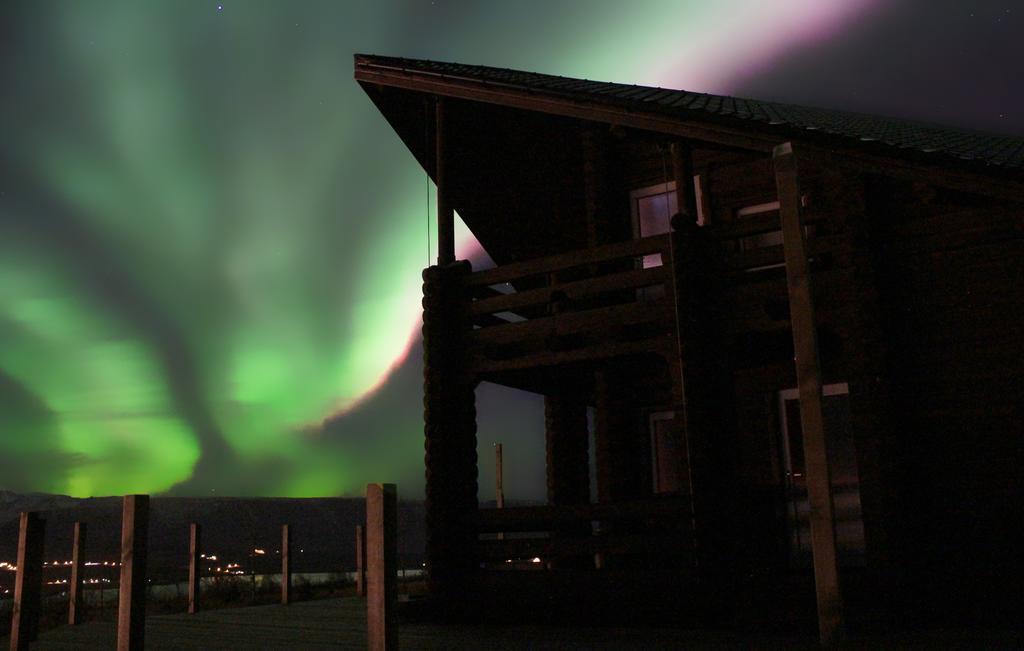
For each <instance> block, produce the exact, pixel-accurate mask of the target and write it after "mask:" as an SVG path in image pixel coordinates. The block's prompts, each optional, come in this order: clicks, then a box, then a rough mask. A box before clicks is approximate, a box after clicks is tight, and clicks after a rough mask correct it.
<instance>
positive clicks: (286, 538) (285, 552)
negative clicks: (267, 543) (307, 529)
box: [281, 524, 292, 606]
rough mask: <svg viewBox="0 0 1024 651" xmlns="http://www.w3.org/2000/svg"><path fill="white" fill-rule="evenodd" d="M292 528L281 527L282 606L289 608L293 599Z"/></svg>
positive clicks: (287, 526)
mask: <svg viewBox="0 0 1024 651" xmlns="http://www.w3.org/2000/svg"><path fill="white" fill-rule="evenodd" d="M291 554H292V528H291V527H290V526H289V525H287V524H282V525H281V605H282V606H287V605H288V604H289V603H291V599H292V559H291Z"/></svg>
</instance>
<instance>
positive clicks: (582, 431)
mask: <svg viewBox="0 0 1024 651" xmlns="http://www.w3.org/2000/svg"><path fill="white" fill-rule="evenodd" d="M544 438H545V444H546V445H545V447H546V452H547V480H548V482H547V483H548V504H552V505H561V504H586V503H588V502H589V501H590V475H589V473H590V467H589V460H588V456H587V444H588V438H589V432H588V431H587V408H586V405H584V404H583V403H582V402H581V401H579V400H574V399H573V396H571V395H549V396H545V397H544Z"/></svg>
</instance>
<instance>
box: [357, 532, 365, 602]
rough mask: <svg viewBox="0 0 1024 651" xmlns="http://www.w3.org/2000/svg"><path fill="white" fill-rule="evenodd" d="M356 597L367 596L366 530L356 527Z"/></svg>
mask: <svg viewBox="0 0 1024 651" xmlns="http://www.w3.org/2000/svg"><path fill="white" fill-rule="evenodd" d="M356 595H357V596H360V597H365V596H366V529H365V528H364V527H363V525H361V524H357V525H356Z"/></svg>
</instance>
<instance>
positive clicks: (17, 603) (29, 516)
mask: <svg viewBox="0 0 1024 651" xmlns="http://www.w3.org/2000/svg"><path fill="white" fill-rule="evenodd" d="M45 535H46V521H45V520H43V519H42V518H40V517H39V514H38V513H35V512H22V514H21V517H20V519H19V522H18V560H17V563H18V570H17V574H16V575H15V578H14V611H13V612H12V613H11V651H20V650H21V649H27V648H28V646H29V643H30V642H33V641H34V640H35V639H36V635H38V633H39V606H40V598H41V594H42V590H43V538H45Z"/></svg>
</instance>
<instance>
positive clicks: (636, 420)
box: [355, 55, 1024, 627]
mask: <svg viewBox="0 0 1024 651" xmlns="http://www.w3.org/2000/svg"><path fill="white" fill-rule="evenodd" d="M355 77H356V79H357V80H358V81H359V83H360V84H361V85H362V87H363V88H364V90H365V91H366V93H367V94H368V95H369V97H370V98H371V99H372V100H373V102H374V103H375V104H376V105H377V107H378V108H379V109H380V111H381V112H382V113H383V115H384V116H385V117H386V119H387V120H388V122H389V123H390V124H391V126H392V127H393V128H394V130H395V131H396V132H397V134H398V135H399V136H400V137H401V139H402V140H403V142H404V143H405V144H406V146H407V147H408V148H409V150H410V151H411V152H412V154H413V155H414V156H415V157H416V159H417V160H418V161H419V162H420V164H421V165H422V167H423V169H424V170H426V172H427V173H428V174H429V175H431V177H432V178H433V179H434V180H435V181H436V182H437V183H438V193H439V198H438V209H439V213H438V219H439V233H440V251H439V254H440V257H439V265H438V266H432V267H430V268H428V269H427V270H425V271H424V274H423V278H424V286H423V287H424V298H423V305H424V326H423V334H424V362H425V371H424V373H425V381H424V390H425V400H424V404H425V421H426V429H425V431H426V473H427V484H426V498H427V506H426V508H427V527H428V549H427V556H428V568H429V572H430V580H431V590H432V593H433V595H434V596H435V597H436V598H438V599H439V600H441V601H442V602H443V603H446V604H449V605H451V606H452V607H457V606H459V605H460V604H462V605H465V603H466V602H467V601H469V602H471V603H475V604H481V603H493V602H495V601H496V600H495V599H494V596H495V595H498V597H497V602H499V603H503V604H504V606H503V607H507V606H508V605H509V604H512V603H514V602H515V600H516V599H517V598H518V599H528V597H527V595H530V594H535V595H539V594H546V595H549V596H555V597H565V599H566V600H567V601H559V599H553V600H550V599H549V600H548V601H543V602H534V606H535V607H537V608H542V609H545V610H550V611H551V612H559V608H560V606H559V604H561V605H562V606H561V607H562V611H568V612H569V613H570V614H571V613H572V612H574V611H575V612H579V611H583V610H586V609H587V608H593V609H594V612H603V611H602V610H601V609H602V608H606V609H607V610H613V609H614V608H617V607H621V606H623V605H624V604H628V603H630V602H635V603H636V604H641V605H642V606H643V608H645V609H649V610H650V609H653V610H650V612H658V613H672V612H677V613H680V614H681V615H682V616H688V615H693V616H694V619H700V618H721V617H723V616H724V617H727V618H729V617H732V618H738V619H739V620H741V621H743V620H752V621H754V622H756V621H770V620H777V619H779V618H796V619H800V618H804V617H812V616H813V613H814V598H815V597H814V595H815V588H814V582H813V579H814V577H815V576H816V577H817V582H818V609H819V616H820V617H821V618H822V622H823V623H822V626H823V627H825V626H826V625H827V622H826V621H825V620H827V619H828V618H830V617H837V615H836V613H835V612H832V611H835V610H838V611H840V612H845V613H846V614H847V616H848V618H864V617H870V616H879V615H880V616H882V617H883V618H885V617H889V618H891V619H895V620H900V621H906V620H907V619H908V618H910V619H928V618H932V617H936V618H944V621H946V622H947V623H951V622H960V623H967V622H972V621H978V620H979V619H986V618H987V619H988V621H990V622H992V623H997V624H998V623H1005V622H1011V621H1014V619H1012V618H1015V617H1016V615H1017V613H1019V611H1020V608H1021V605H1022V604H1021V590H1020V585H1021V579H1022V576H1021V557H1022V555H1021V545H1020V543H1021V531H1024V523H1022V521H1021V520H1022V517H1021V514H1022V509H1021V504H1022V501H1021V497H1022V490H1021V475H1022V473H1021V470H1020V463H1021V448H1022V435H1024V427H1022V423H1024V418H1022V410H1024V399H1022V398H1021V395H1022V389H1024V386H1022V379H1021V378H1022V377H1024V325H1022V323H1024V310H1022V307H1024V174H1022V168H1024V139H1021V138H1013V137H1006V136H997V135H990V134H984V133H978V132H972V131H965V130H960V129H953V128H947V127H941V126H932V125H926V124H919V123H914V122H908V121H903V120H894V119H888V118H880V117H873V116H867V115H859V114H852V113H845V112H841V111H833V110H824V109H817V108H806V107H798V106H791V105H784V104H778V103H771V102H761V101H754V100H744V99H738V98H731V97H721V96H716V95H707V94H699V93H690V92H685V91H677V90H669V89H658V88H647V87H642V86H629V85H622V84H611V83H600V82H594V81H586V80H579V79H568V78H563V77H554V76H549V75H541V74H534V73H528V72H518V71H513V70H503V69H495V68H487V67H479V66H467V65H458V64H449V63H437V62H430V61H417V60H407V59H396V58H389V57H379V56H366V55H357V56H356V61H355ZM452 209H455V210H457V211H458V214H459V215H460V216H461V218H462V219H463V220H464V221H465V223H466V224H467V225H468V227H469V228H470V230H471V231H472V232H473V234H474V235H475V236H476V238H477V239H478V240H479V242H480V244H481V245H482V246H483V248H484V249H485V251H486V253H487V254H488V255H489V256H490V258H491V259H493V260H494V261H495V263H496V265H497V266H496V267H494V268H492V269H486V270H471V269H470V265H469V264H468V263H467V262H465V261H455V257H454V243H453V239H454V235H453V229H452V227H451V224H450V220H451V210H452ZM677 213H678V216H676V217H674V218H673V215H677ZM787 262H788V264H787ZM816 351H817V352H816ZM794 358H797V361H798V362H799V364H798V363H795V362H794ZM798 367H799V368H798ZM484 381H486V382H494V383H497V384H501V385H505V386H510V387H515V388H518V389H524V390H527V391H532V392H535V393H538V394H543V395H544V396H545V414H546V423H545V424H546V440H547V459H546V461H547V477H548V483H547V486H548V506H545V507H537V508H532V509H527V508H513V509H505V510H504V511H502V512H498V511H496V510H487V511H484V510H479V509H478V502H477V454H476V437H475V431H476V429H475V428H476V425H475V409H474V388H475V386H476V384H477V383H479V382H484ZM798 387H800V388H802V389H804V391H805V393H804V395H801V391H800V390H799V389H798ZM802 410H804V411H805V412H806V413H807V414H808V415H805V416H802ZM812 412H813V413H812ZM802 423H803V426H802ZM822 432H823V434H822ZM805 433H806V434H807V436H806V437H805ZM822 437H823V439H824V442H825V444H826V447H827V461H828V464H827V466H828V469H829V473H830V477H831V479H830V480H829V479H827V477H828V476H829V475H828V474H826V475H822V472H823V471H824V467H823V464H822V463H821V462H822V461H824V459H825V458H826V456H825V455H824V454H823V453H821V452H820V450H821V441H822ZM805 438H807V439H808V440H807V441H805V440H804V439H805ZM591 440H592V441H593V443H592V444H591ZM510 442H511V441H510ZM805 450H806V452H807V454H806V455H805ZM590 455H593V457H594V461H595V467H596V486H597V490H596V495H592V494H591V490H590V472H589V459H590ZM815 473H817V474H815ZM815 481H817V482H818V483H817V487H818V488H817V490H816V489H815ZM829 482H830V485H831V492H830V496H831V499H829V491H827V490H824V489H823V488H822V487H825V486H828V485H829ZM809 491H810V493H811V495H810V499H809V497H808V492H809ZM810 503H814V504H815V506H814V508H811V507H810V506H809V504H810ZM829 510H831V511H832V513H833V517H831V518H829V517H828V511H829ZM812 521H815V522H816V524H815V525H814V526H815V527H817V530H816V535H815V536H813V537H812V535H811V528H812V527H811V524H810V523H811V522H812ZM498 532H504V533H505V534H506V535H505V536H504V537H502V538H499V537H498V536H496V535H494V534H497V533H498ZM513 532H520V533H519V534H514V533H513ZM522 532H533V533H531V534H525V533H522ZM832 540H834V544H833V543H832V542H830V541H832ZM533 557H537V558H539V559H540V562H539V563H532V564H531V563H525V564H520V563H507V562H505V561H507V560H509V559H531V558H533ZM833 557H834V558H835V559H836V560H834V561H833V560H832V559H833ZM531 565H532V566H536V567H544V568H546V569H545V570H543V571H535V572H528V571H525V570H524V571H512V570H509V569H508V567H513V566H514V567H528V566H531ZM830 566H831V569H830ZM836 566H837V567H838V574H839V584H840V585H841V586H842V590H841V594H842V595H843V597H844V598H845V599H844V601H845V605H843V604H842V602H839V601H838V598H839V594H840V591H839V590H837V589H836V586H835V583H836V581H835V578H834V576H832V577H831V578H830V572H832V573H833V575H834V573H835V567H836ZM812 568H813V569H812ZM531 586H532V587H533V588H536V592H535V593H531V592H530V590H531ZM489 597H490V598H491V600H490V601H488V598H489ZM574 597H575V601H573V598H574ZM652 604H653V605H652ZM950 618H952V619H950Z"/></svg>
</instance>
